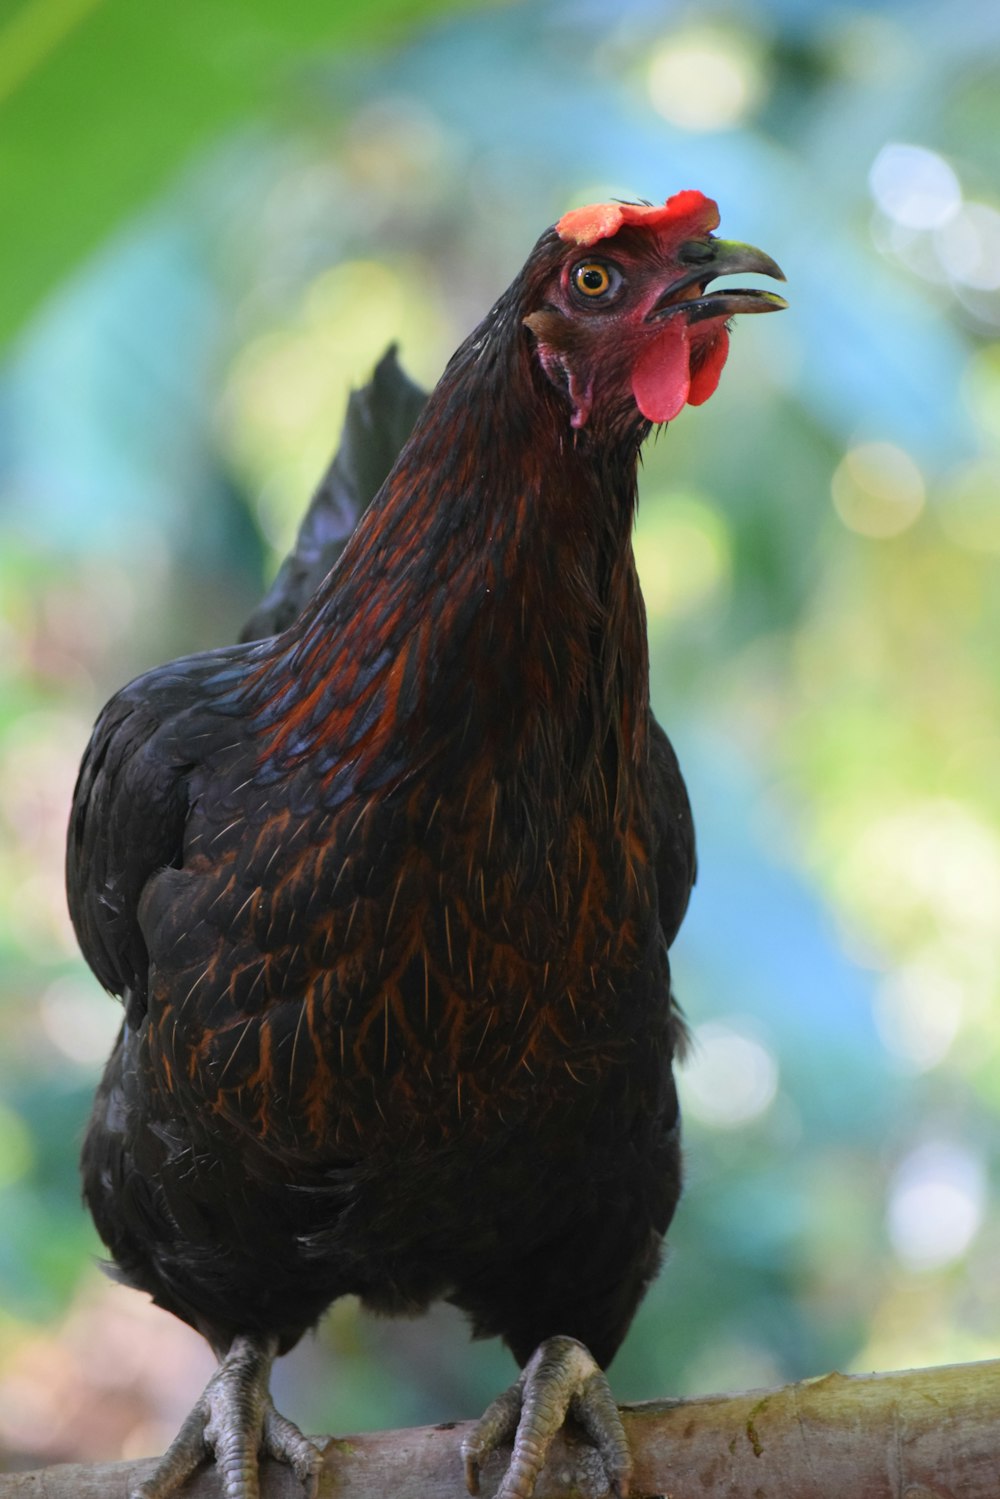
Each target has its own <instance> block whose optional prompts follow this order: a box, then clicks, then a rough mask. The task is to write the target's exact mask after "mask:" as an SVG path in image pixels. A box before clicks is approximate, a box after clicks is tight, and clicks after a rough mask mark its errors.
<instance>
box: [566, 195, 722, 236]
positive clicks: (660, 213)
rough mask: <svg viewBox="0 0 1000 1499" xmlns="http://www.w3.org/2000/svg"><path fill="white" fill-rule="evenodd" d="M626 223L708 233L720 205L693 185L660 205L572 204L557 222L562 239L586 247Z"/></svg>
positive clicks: (713, 227) (715, 220) (615, 232)
mask: <svg viewBox="0 0 1000 1499" xmlns="http://www.w3.org/2000/svg"><path fill="white" fill-rule="evenodd" d="M623 224H638V225H639V226H640V227H641V228H643V229H664V228H666V227H667V226H668V225H669V226H670V227H671V228H677V229H681V228H683V229H685V230H687V232H688V233H690V234H691V235H697V234H707V233H708V232H709V230H711V229H716V228H718V224H719V209H718V206H717V204H716V203H715V200H714V199H713V198H706V197H705V195H704V193H699V192H698V191H697V190H696V189H694V188H688V189H686V190H685V191H684V192H682V193H674V195H673V197H672V198H668V199H667V201H666V202H665V203H664V204H663V205H662V206H661V207H656V206H655V205H654V204H652V203H589V204H588V205H587V207H586V208H571V209H570V211H569V213H564V214H563V216H562V218H561V219H560V220H559V222H558V224H557V225H556V233H557V234H558V236H559V238H560V239H565V240H572V241H574V242H575V243H576V244H578V245H581V246H583V247H586V246H588V245H596V243H597V241H598V240H599V239H610V238H611V236H612V235H613V234H617V233H618V231H619V229H620V228H621V227H622V225H623Z"/></svg>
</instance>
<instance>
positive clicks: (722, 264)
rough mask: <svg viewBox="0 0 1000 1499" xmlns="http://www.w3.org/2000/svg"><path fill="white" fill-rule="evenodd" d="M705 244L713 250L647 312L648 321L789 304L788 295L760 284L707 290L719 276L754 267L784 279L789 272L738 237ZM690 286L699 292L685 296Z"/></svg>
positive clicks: (720, 315) (701, 317)
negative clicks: (785, 271)
mask: <svg viewBox="0 0 1000 1499" xmlns="http://www.w3.org/2000/svg"><path fill="white" fill-rule="evenodd" d="M702 248H703V250H704V251H710V252H711V253H710V254H708V253H706V254H705V255H704V258H703V259H701V260H699V263H698V265H697V266H696V267H693V268H692V270H691V271H690V272H689V273H688V274H687V275H685V276H682V277H681V278H680V279H679V280H677V281H675V282H673V284H672V285H671V286H669V287H668V288H667V290H666V291H665V292H664V294H663V296H662V297H660V299H659V301H658V302H657V303H656V305H655V306H654V307H653V309H652V311H651V312H649V313H647V315H646V321H647V322H651V321H654V320H658V319H660V318H665V317H670V316H672V315H673V314H674V313H675V312H681V313H683V314H684V317H685V320H686V321H687V322H688V323H698V322H703V321H704V320H705V319H706V318H728V317H732V316H733V315H734V314H735V313H737V312H780V311H781V309H782V308H783V307H787V306H788V303H787V302H786V301H785V299H784V297H779V296H778V295H777V294H776V293H775V292H771V291H758V290H757V289H756V288H750V287H742V286H740V287H722V288H721V289H720V290H718V291H713V292H706V291H705V287H706V286H707V285H708V283H709V282H710V281H714V280H715V279H716V277H717V276H733V275H739V274H742V273H743V272H744V271H753V272H754V273H755V274H756V275H759V276H772V277H774V279H775V280H776V281H784V279H785V274H784V272H783V271H782V269H781V267H780V266H779V265H778V264H777V262H776V261H774V260H772V259H771V257H770V255H765V254H764V252H763V250H757V249H755V248H754V246H753V245H744V244H740V242H739V241H738V240H730V239H715V240H710V241H708V243H707V244H705V245H704V246H703V247H702ZM688 287H691V288H697V292H698V295H696V296H694V297H688V298H685V297H684V296H683V295H682V293H683V292H685V291H686V290H687V289H688Z"/></svg>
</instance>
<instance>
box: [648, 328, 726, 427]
mask: <svg viewBox="0 0 1000 1499" xmlns="http://www.w3.org/2000/svg"><path fill="white" fill-rule="evenodd" d="M716 379H718V376H716ZM690 388H691V339H690V336H689V334H688V326H687V323H685V322H684V320H683V319H682V318H670V319H668V320H667V321H666V322H665V323H664V326H663V331H662V333H658V334H657V336H656V338H654V339H653V340H652V342H651V343H650V344H649V345H648V346H647V347H646V349H645V350H644V351H643V353H642V354H640V356H639V358H638V359H637V360H636V364H635V369H634V370H633V371H632V394H633V395H634V396H635V403H636V405H637V406H638V408H639V410H640V411H641V412H642V414H643V416H644V417H645V418H646V420H647V421H649V422H669V421H672V420H673V419H674V417H675V416H676V415H677V413H678V412H679V411H680V410H681V409H682V408H683V406H684V403H685V402H686V401H687V400H689V399H690V394H689V393H690ZM708 395H711V391H708V392H706V396H704V397H702V399H703V400H704V399H706V397H707V396H708Z"/></svg>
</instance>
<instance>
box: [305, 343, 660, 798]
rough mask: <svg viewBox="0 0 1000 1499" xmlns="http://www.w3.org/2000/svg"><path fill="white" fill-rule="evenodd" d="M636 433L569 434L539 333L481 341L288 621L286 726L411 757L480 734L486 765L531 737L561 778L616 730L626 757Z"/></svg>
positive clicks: (635, 627) (638, 632) (636, 692)
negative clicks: (540, 365) (295, 620)
mask: <svg viewBox="0 0 1000 1499" xmlns="http://www.w3.org/2000/svg"><path fill="white" fill-rule="evenodd" d="M463 356H464V357H463ZM473 375H474V377H475V378H474V379H473ZM637 448H638V445H637V444H633V445H632V446H631V448H627V449H624V450H623V449H615V448H611V447H606V446H602V445H601V444H599V443H598V442H596V441H595V440H594V438H593V437H592V436H591V435H590V434H589V433H586V432H584V433H577V432H574V431H573V429H572V428H571V427H570V425H569V420H568V412H567V408H566V405H565V403H564V402H563V400H562V399H561V398H560V397H559V395H558V393H556V392H555V391H553V389H552V387H551V386H550V385H549V383H548V382H547V381H546V380H544V379H543V378H541V377H540V376H538V375H537V364H536V361H535V360H534V356H533V353H532V351H531V350H530V348H525V347H521V348H520V357H519V358H515V360H514V361H513V362H511V361H510V359H507V360H506V361H504V360H502V359H498V358H497V357H496V350H495V349H486V350H477V349H476V347H475V343H474V341H473V340H470V342H469V344H468V345H466V346H465V348H464V350H460V351H459V355H457V356H456V358H455V360H453V361H452V365H451V366H449V370H448V371H447V372H446V375H445V377H444V378H443V379H442V381H441V383H440V385H439V386H438V388H437V390H436V391H435V393H434V395H433V397H432V398H431V401H430V402H429V403H428V406H427V408H426V410H425V412H424V414H423V416H422V417H421V419H420V421H419V422H418V424H417V427H416V429H415V430H414V433H413V435H412V437H411V439H410V441H409V442H408V443H407V445H406V447H405V449H404V450H403V453H402V454H401V455H400V458H399V460H398V462H397V464H396V466H395V468H394V469H393V471H392V473H391V474H390V476H389V478H388V480H387V481H386V484H385V486H384V487H383V489H382V491H381V492H380V494H379V495H378V496H377V497H376V499H375V500H374V501H373V503H372V505H371V507H370V508H369V510H368V512H367V513H366V514H365V516H364V517H363V519H362V521H361V523H360V525H359V527H358V530H357V531H356V533H355V534H354V536H353V537H352V538H351V541H350V543H349V545H348V547H347V549H346V550H345V552H344V554H343V557H342V558H341V562H340V564H339V566H338V568H337V569H336V570H335V572H334V573H333V574H332V575H331V577H330V578H329V579H328V580H327V582H326V583H325V584H324V586H323V587H322V588H321V589H320V591H319V593H318V594H317V595H316V598H315V600H314V602H313V604H312V606H311V607H310V609H308V610H307V611H306V614H305V615H304V616H303V619H302V621H301V622H300V625H299V627H298V628H297V629H296V630H294V631H293V632H292V634H291V635H290V636H289V637H286V642H285V646H284V651H285V659H286V661H287V659H288V655H287V653H288V651H289V650H290V652H291V659H292V664H293V666H294V678H295V681H296V689H295V698H296V701H295V703H294V705H292V704H290V703H288V702H287V700H286V703H285V705H284V706H285V712H286V715H287V717H288V719H289V720H290V721H291V723H292V725H293V726H294V732H292V733H291V734H290V735H289V736H288V739H289V743H290V744H291V743H294V744H295V745H297V746H303V747H304V746H305V745H307V744H308V743H313V744H315V743H316V742H317V740H324V741H326V742H327V743H330V744H331V745H332V744H333V743H337V744H339V746H340V748H341V752H342V753H345V752H348V751H352V750H353V748H354V747H355V746H357V747H358V749H359V751H362V758H363V759H364V760H366V761H369V760H374V759H376V758H378V757H381V758H382V768H383V769H386V768H387V767H386V763H385V762H386V757H388V758H389V759H392V758H395V757H398V758H399V760H400V769H401V770H402V769H403V768H404V765H403V762H404V761H405V760H406V759H407V758H409V760H410V762H411V763H412V762H413V761H414V760H419V759H421V758H423V757H424V756H440V754H441V751H442V748H443V746H442V739H443V738H448V739H449V740H454V741H455V744H456V746H459V747H461V746H464V747H465V750H466V751H471V750H473V749H474V748H475V745H476V741H479V742H480V743H481V742H483V741H487V742H488V744H489V750H490V754H491V756H492V757H493V759H494V761H495V762H497V763H500V762H501V761H502V760H503V758H504V752H505V750H506V752H507V754H508V756H509V758H510V760H511V761H512V762H517V761H518V760H522V759H523V758H524V756H525V754H526V753H528V752H531V753H534V754H535V756H536V759H537V762H538V764H539V766H540V768H542V767H544V766H545V765H546V764H551V769H552V779H553V780H554V781H555V780H558V779H560V778H561V779H562V780H563V781H565V778H566V777H565V772H566V769H567V768H568V766H567V760H569V761H570V762H577V763H578V765H579V766H580V769H581V773H582V768H583V766H584V764H586V763H593V762H594V760H595V755H596V756H599V755H600V753H601V752H602V751H601V747H602V746H605V745H608V746H610V751H609V752H610V753H611V755H612V758H613V759H614V760H615V763H616V765H617V764H618V763H619V762H620V761H621V759H622V751H623V749H625V744H624V743H623V740H627V741H628V753H629V755H630V757H635V758H636V759H637V760H638V759H639V758H641V756H642V755H643V754H644V746H645V723H646V709H647V705H648V662H647V651H646V632H645V615H644V611H643V606H642V598H641V594H640V592H639V586H638V580H637V577H636V573H635V565H634V560H633V555H632V546H631V528H632V520H633V514H634V507H635V478H636V462H637ZM289 709H290V710H291V711H290V712H289V711H288V710H289ZM362 746H363V750H362ZM458 753H460V749H459V750H456V754H458ZM446 758H450V756H446ZM560 767H561V768H560Z"/></svg>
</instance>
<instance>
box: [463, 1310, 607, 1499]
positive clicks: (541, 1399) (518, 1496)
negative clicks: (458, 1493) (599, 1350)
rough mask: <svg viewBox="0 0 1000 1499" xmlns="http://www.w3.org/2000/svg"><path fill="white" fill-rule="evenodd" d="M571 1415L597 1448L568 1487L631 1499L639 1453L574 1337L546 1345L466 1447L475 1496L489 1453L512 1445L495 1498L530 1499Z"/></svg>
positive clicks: (583, 1457)
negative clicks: (632, 1449) (634, 1455)
mask: <svg viewBox="0 0 1000 1499" xmlns="http://www.w3.org/2000/svg"><path fill="white" fill-rule="evenodd" d="M567 1415H569V1416H571V1417H572V1418H573V1419H574V1420H575V1421H576V1422H577V1423H578V1425H579V1426H580V1427H582V1429H583V1431H584V1433H585V1435H586V1436H587V1437H588V1438H589V1439H590V1442H591V1443H592V1444H593V1446H592V1448H584V1449H583V1450H582V1451H580V1452H579V1453H578V1455H577V1456H576V1459H575V1471H574V1472H573V1473H570V1474H567V1475H566V1484H567V1485H570V1484H572V1485H573V1486H574V1487H575V1488H576V1489H577V1490H578V1491H579V1492H580V1493H582V1494H584V1495H586V1496H587V1499H597V1496H599V1495H602V1494H607V1493H609V1492H610V1493H611V1494H612V1495H614V1496H615V1499H627V1496H628V1488H629V1479H630V1477H631V1474H632V1454H631V1452H630V1451H629V1446H628V1442H627V1440H626V1437H625V1428H624V1427H623V1426H622V1421H621V1416H620V1415H619V1414H618V1407H617V1406H616V1405H615V1402H614V1397H613V1396H612V1394H611V1389H610V1386H609V1385H608V1381H607V1380H606V1379H605V1377H604V1374H603V1372H602V1370H601V1369H600V1368H599V1367H598V1365H597V1364H596V1363H595V1362H594V1359H593V1358H592V1357H591V1355H590V1353H589V1352H588V1351H587V1349H586V1348H585V1347H584V1346H583V1344H582V1343H578V1342H577V1340H576V1339H575V1338H567V1337H556V1338H546V1340H545V1342H544V1343H541V1344H539V1346H538V1348H537V1349H536V1350H535V1352H534V1353H533V1354H532V1356H531V1358H530V1359H529V1360H528V1362H527V1363H526V1364H525V1366H524V1369H523V1370H522V1372H521V1377H520V1379H519V1380H518V1381H517V1383H516V1384H513V1385H511V1387H510V1389H509V1390H506V1391H505V1392H504V1393H503V1394H502V1395H501V1396H499V1397H498V1399H496V1400H494V1401H493V1403H492V1405H490V1406H489V1407H488V1408H487V1410H486V1412H485V1414H484V1415H483V1417H482V1419H481V1420H480V1421H479V1422H478V1423H477V1425H476V1428H475V1430H474V1431H473V1432H472V1434H471V1436H468V1437H466V1439H465V1441H464V1442H463V1443H462V1456H463V1458H464V1459H465V1482H466V1485H467V1487H468V1490H469V1493H470V1494H478V1493H479V1470H480V1467H481V1466H482V1464H483V1462H484V1460H485V1459H486V1457H487V1456H488V1454H489V1453H491V1452H493V1451H494V1450H495V1449H496V1448H497V1447H500V1446H502V1445H504V1444H506V1443H508V1442H513V1445H514V1451H513V1453H512V1454H511V1459H510V1464H509V1466H508V1468H507V1472H506V1474H505V1475H504V1478H503V1481H502V1483H501V1484H500V1487H499V1489H498V1490H497V1494H496V1499H530V1496H531V1493H532V1491H533V1489H534V1487H535V1481H536V1479H537V1478H538V1475H539V1473H540V1472H541V1470H542V1466H543V1464H544V1462H545V1458H546V1454H547V1453H548V1450H549V1446H550V1445H551V1442H552V1438H553V1437H554V1436H555V1435H556V1433H557V1432H558V1431H559V1430H560V1428H561V1427H562V1425H563V1422H564V1421H565V1419H566V1417H567ZM595 1449H596V1450H595Z"/></svg>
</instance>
